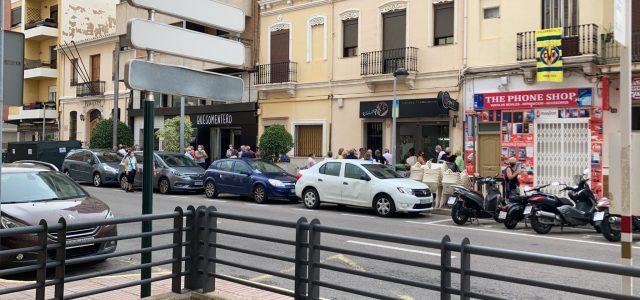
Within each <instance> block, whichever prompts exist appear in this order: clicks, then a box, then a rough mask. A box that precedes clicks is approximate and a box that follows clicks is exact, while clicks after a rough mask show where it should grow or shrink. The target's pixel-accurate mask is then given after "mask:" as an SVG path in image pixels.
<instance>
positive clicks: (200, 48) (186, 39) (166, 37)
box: [127, 19, 245, 66]
mask: <svg viewBox="0 0 640 300" xmlns="http://www.w3.org/2000/svg"><path fill="white" fill-rule="evenodd" d="M127 38H129V42H130V44H131V46H132V47H133V48H136V49H140V50H152V51H158V52H162V53H166V54H172V55H176V56H181V57H187V58H192V59H196V60H204V61H209V62H213V63H219V64H224V65H230V66H241V65H242V64H244V56H245V52H244V51H245V50H244V45H243V44H242V43H241V42H236V41H233V40H229V39H225V38H221V37H217V36H213V35H209V34H205V33H200V32H197V31H192V30H188V29H183V28H180V27H176V26H171V25H168V24H161V23H156V22H152V21H148V20H140V19H132V20H130V21H129V24H128V26H127Z"/></svg>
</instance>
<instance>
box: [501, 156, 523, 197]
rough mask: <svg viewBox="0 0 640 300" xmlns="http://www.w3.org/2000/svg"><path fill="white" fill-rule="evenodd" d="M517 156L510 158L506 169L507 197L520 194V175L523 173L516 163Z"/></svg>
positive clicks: (505, 184)
mask: <svg viewBox="0 0 640 300" xmlns="http://www.w3.org/2000/svg"><path fill="white" fill-rule="evenodd" d="M516 163H517V160H516V158H515V157H511V158H509V164H508V165H507V169H506V170H505V171H504V186H505V191H506V195H507V197H511V196H514V195H518V194H519V193H520V189H519V186H520V182H519V181H518V176H519V175H520V174H522V170H521V169H520V168H519V167H518V166H517V165H516Z"/></svg>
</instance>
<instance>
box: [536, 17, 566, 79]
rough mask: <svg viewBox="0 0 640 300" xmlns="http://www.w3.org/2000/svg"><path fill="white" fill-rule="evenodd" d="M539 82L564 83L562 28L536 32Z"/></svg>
mask: <svg viewBox="0 0 640 300" xmlns="http://www.w3.org/2000/svg"><path fill="white" fill-rule="evenodd" d="M536 52H537V54H536V61H537V63H536V67H537V73H538V81H550V82H562V79H563V73H562V28H549V29H541V30H537V31H536Z"/></svg>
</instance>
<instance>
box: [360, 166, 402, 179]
mask: <svg viewBox="0 0 640 300" xmlns="http://www.w3.org/2000/svg"><path fill="white" fill-rule="evenodd" d="M362 166H363V167H364V168H365V169H367V171H369V172H370V173H371V174H373V176H375V177H377V178H379V179H394V178H404V177H402V176H400V174H398V173H396V172H395V171H393V170H391V169H389V168H387V167H385V166H383V165H379V164H363V165H362Z"/></svg>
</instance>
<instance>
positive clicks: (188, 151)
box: [184, 146, 195, 160]
mask: <svg viewBox="0 0 640 300" xmlns="http://www.w3.org/2000/svg"><path fill="white" fill-rule="evenodd" d="M184 156H186V157H188V158H190V159H191V160H195V158H194V157H193V149H191V146H187V149H185V150H184Z"/></svg>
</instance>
